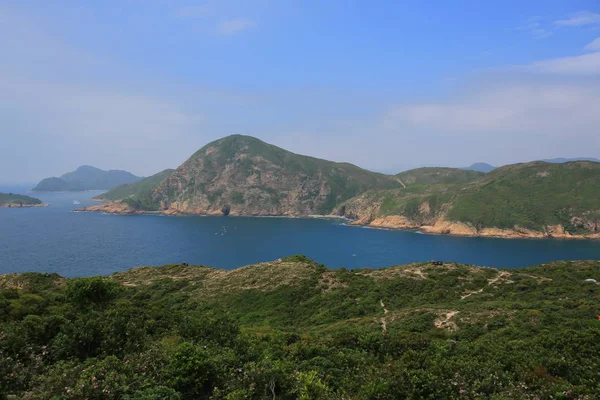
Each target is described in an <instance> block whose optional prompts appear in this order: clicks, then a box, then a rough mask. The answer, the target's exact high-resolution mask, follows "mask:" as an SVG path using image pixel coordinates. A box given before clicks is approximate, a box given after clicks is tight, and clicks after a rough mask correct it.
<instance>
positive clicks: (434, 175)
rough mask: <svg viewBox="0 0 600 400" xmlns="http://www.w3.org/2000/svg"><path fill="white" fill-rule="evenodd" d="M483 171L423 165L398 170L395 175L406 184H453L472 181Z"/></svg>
mask: <svg viewBox="0 0 600 400" xmlns="http://www.w3.org/2000/svg"><path fill="white" fill-rule="evenodd" d="M483 175H484V174H483V172H478V171H471V170H463V169H459V168H442V167H425V168H417V169H411V170H409V171H404V172H400V173H399V174H397V175H396V176H397V177H398V178H400V180H401V181H402V182H403V183H404V184H405V185H407V186H409V185H435V184H454V183H465V182H470V181H473V180H475V179H477V178H480V177H482V176H483Z"/></svg>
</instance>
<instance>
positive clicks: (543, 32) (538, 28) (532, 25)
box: [517, 16, 552, 39]
mask: <svg viewBox="0 0 600 400" xmlns="http://www.w3.org/2000/svg"><path fill="white" fill-rule="evenodd" d="M517 30H518V31H522V32H527V33H529V34H530V35H531V36H533V37H534V38H535V39H543V38H546V37H548V36H552V31H551V30H549V29H548V28H546V27H544V26H543V25H542V18H541V17H539V16H535V17H531V18H528V19H527V21H525V23H524V24H523V25H521V26H519V27H517Z"/></svg>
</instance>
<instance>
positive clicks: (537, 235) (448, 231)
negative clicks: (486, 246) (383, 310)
mask: <svg viewBox="0 0 600 400" xmlns="http://www.w3.org/2000/svg"><path fill="white" fill-rule="evenodd" d="M373 222H374V221H371V222H361V221H360V220H355V221H353V222H350V223H349V224H348V225H350V226H359V227H362V228H369V229H382V230H401V231H412V232H415V233H418V234H422V235H436V236H451V237H473V238H496V239H558V240H600V233H591V234H589V235H572V234H570V233H567V232H565V231H564V230H562V227H561V229H560V232H555V231H550V232H549V231H548V230H547V231H545V232H543V231H534V230H530V229H524V228H523V229H521V228H519V229H501V228H483V229H482V230H481V231H476V230H475V229H474V228H472V227H470V226H468V225H467V224H465V223H462V222H448V221H444V222H443V227H444V228H443V229H441V228H440V226H439V225H440V224H438V223H436V224H435V225H421V226H416V225H408V226H391V225H385V224H381V223H376V224H373ZM452 227H459V228H462V229H458V230H453V229H452ZM465 227H467V228H468V229H464V228H465Z"/></svg>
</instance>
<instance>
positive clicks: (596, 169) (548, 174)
mask: <svg viewBox="0 0 600 400" xmlns="http://www.w3.org/2000/svg"><path fill="white" fill-rule="evenodd" d="M455 171H456V170H453V169H443V168H442V169H440V168H433V169H431V168H425V169H418V170H414V171H407V172H404V173H402V174H401V175H399V177H400V179H401V180H402V181H403V182H404V183H405V185H406V186H407V187H406V188H402V189H395V190H383V191H381V190H379V191H369V192H366V193H363V194H361V195H359V196H357V197H355V198H353V199H350V200H348V201H347V202H345V203H344V204H343V205H342V206H340V207H339V208H338V211H340V212H341V211H343V213H344V214H345V215H346V216H349V217H351V218H354V219H357V220H359V222H360V223H366V224H370V223H373V221H376V222H375V224H376V225H377V224H379V225H378V226H384V225H386V224H388V227H399V228H419V227H423V226H434V228H427V229H428V231H430V232H433V233H451V234H466V235H477V234H483V235H490V236H493V235H499V236H503V235H522V236H538V235H542V236H543V235H547V236H560V237H562V236H565V235H581V236H588V237H596V236H599V237H600V197H599V196H598V193H600V163H595V162H590V161H575V162H567V163H563V164H555V163H546V162H532V163H525V164H515V165H508V166H504V167H500V168H497V169H495V170H494V171H492V172H490V173H487V174H482V173H478V172H475V171H462V172H465V173H469V174H470V173H473V174H478V175H460V174H455ZM391 216H397V217H402V219H400V220H399V219H396V220H394V219H390V218H389V217H391ZM386 217H387V218H388V219H387V222H386V220H385V218H386ZM452 223H458V224H461V225H459V226H451V224H452ZM448 224H450V225H448ZM494 229H495V230H494ZM499 230H507V232H502V231H499Z"/></svg>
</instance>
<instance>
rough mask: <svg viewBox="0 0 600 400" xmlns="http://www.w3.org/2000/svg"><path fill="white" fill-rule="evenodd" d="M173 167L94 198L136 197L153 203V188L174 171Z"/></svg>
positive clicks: (121, 198) (122, 198)
mask: <svg viewBox="0 0 600 400" xmlns="http://www.w3.org/2000/svg"><path fill="white" fill-rule="evenodd" d="M173 171H174V170H173V169H165V170H164V171H161V172H159V173H157V174H154V175H152V176H149V177H147V178H144V179H142V180H141V181H138V182H134V183H128V184H124V185H120V186H117V187H116V188H114V189H111V190H109V191H108V192H106V193H102V194H100V195H98V196H96V197H94V200H110V201H115V200H124V199H130V198H132V197H135V199H136V200H135V201H138V202H140V203H151V201H152V190H153V189H154V188H155V187H156V186H158V185H159V184H160V183H161V182H162V181H163V180H165V179H166V178H167V177H168V176H169V175H171V174H172V173H173Z"/></svg>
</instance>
